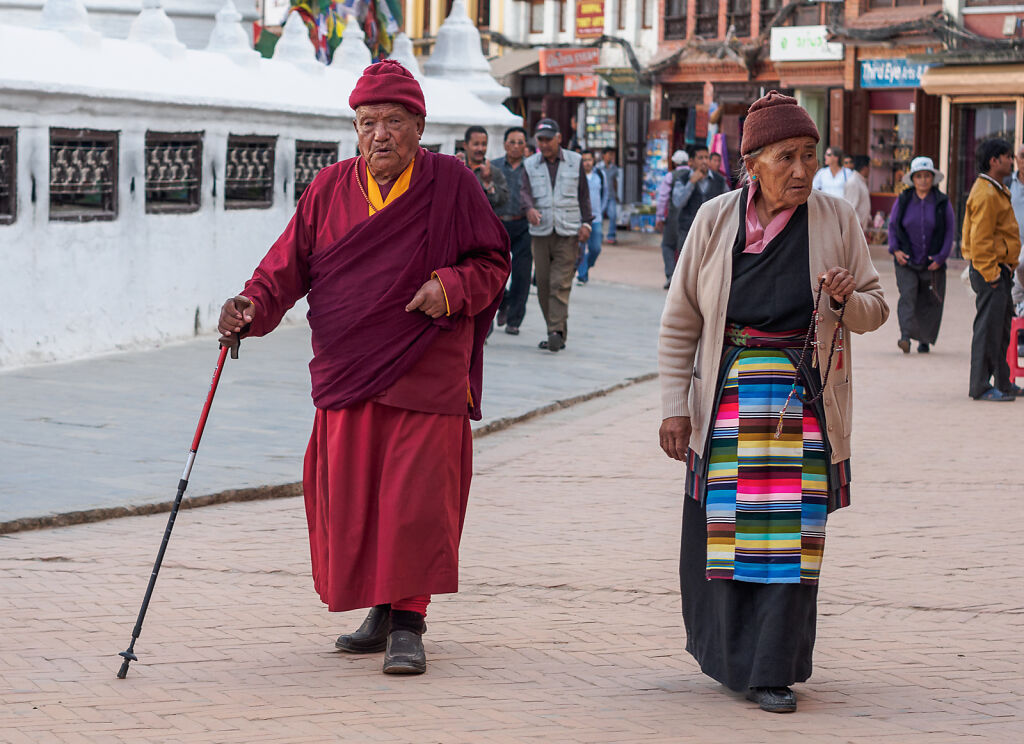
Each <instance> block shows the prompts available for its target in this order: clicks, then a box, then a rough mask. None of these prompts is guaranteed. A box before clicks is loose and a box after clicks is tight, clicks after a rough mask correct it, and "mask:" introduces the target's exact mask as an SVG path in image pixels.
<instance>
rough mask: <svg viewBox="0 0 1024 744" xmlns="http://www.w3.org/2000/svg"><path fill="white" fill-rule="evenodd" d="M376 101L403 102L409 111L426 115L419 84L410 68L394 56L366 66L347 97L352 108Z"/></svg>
mask: <svg viewBox="0 0 1024 744" xmlns="http://www.w3.org/2000/svg"><path fill="white" fill-rule="evenodd" d="M374 103H400V104H402V105H403V106H405V107H406V108H407V109H408V110H409V112H410V113H413V114H419V115H420V116H426V115H427V106H426V104H425V103H424V101H423V89H422V88H420V84H419V83H417V82H416V78H414V77H413V76H412V73H411V72H409V71H408V70H407V69H405V68H404V67H403V66H402V65H401V64H399V63H398V62H395V61H394V60H393V59H385V60H383V61H381V62H377V63H376V64H372V65H370V66H369V67H367V68H366V69H365V70H363V74H362V77H360V78H359V80H358V81H357V82H356V87H355V88H353V89H352V95H350V96H349V97H348V105H349V106H351V107H352V110H353V111H355V110H356V109H357V108H358V107H359V106H366V105H369V104H374Z"/></svg>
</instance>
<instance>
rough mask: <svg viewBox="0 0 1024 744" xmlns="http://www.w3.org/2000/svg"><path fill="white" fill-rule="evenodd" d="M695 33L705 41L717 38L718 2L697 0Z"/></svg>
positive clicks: (714, 0)
mask: <svg viewBox="0 0 1024 744" xmlns="http://www.w3.org/2000/svg"><path fill="white" fill-rule="evenodd" d="M695 33H696V34H697V36H703V37H704V38H706V39H714V38H715V37H717V36H718V0H697V27H696V29H695Z"/></svg>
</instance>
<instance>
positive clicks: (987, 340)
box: [970, 266, 1013, 398]
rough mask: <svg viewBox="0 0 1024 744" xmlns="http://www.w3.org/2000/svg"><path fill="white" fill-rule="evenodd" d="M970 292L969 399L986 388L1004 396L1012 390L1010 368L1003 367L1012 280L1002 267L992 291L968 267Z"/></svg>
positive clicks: (1009, 315) (978, 275) (1008, 339)
mask: <svg viewBox="0 0 1024 744" xmlns="http://www.w3.org/2000/svg"><path fill="white" fill-rule="evenodd" d="M970 275H971V288H972V289H973V290H974V293H975V295H976V297H975V305H976V307H977V310H978V312H977V314H976V315H975V316H974V336H973V338H972V339H971V386H970V395H971V397H972V398H977V397H978V396H980V395H982V394H983V393H984V392H985V391H986V390H988V389H989V388H990V387H995V388H998V389H999V390H1002V391H1003V392H1004V393H1009V392H1011V391H1012V389H1013V385H1012V382H1011V380H1010V367H1009V365H1007V364H1006V347H1007V346H1009V344H1010V320H1011V319H1012V318H1013V300H1012V299H1011V298H1010V290H1011V289H1012V286H1013V278H1012V274H1011V272H1010V270H1009V269H1008V268H1007V267H1005V266H1000V267H999V281H998V284H997V286H995V287H993V286H991V285H990V284H989V283H988V282H986V281H985V279H984V278H983V277H982V276H981V274H979V273H978V272H977V271H975V270H974V267H973V266H972V267H971V270H970Z"/></svg>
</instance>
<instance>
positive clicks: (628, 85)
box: [594, 67, 651, 97]
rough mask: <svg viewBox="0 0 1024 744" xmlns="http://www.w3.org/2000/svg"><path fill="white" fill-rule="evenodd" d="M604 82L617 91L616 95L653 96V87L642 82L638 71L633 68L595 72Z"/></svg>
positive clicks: (602, 68) (603, 69)
mask: <svg viewBox="0 0 1024 744" xmlns="http://www.w3.org/2000/svg"><path fill="white" fill-rule="evenodd" d="M594 72H596V73H597V74H598V75H600V76H601V77H602V78H604V81H605V82H606V83H608V85H610V86H611V87H612V88H614V89H615V95H617V96H620V97H623V96H643V97H647V96H649V95H651V86H650V85H648V84H646V83H644V82H641V81H640V79H639V78H638V77H637V74H636V70H634V69H633V68H632V67H599V68H597V69H596V70H594Z"/></svg>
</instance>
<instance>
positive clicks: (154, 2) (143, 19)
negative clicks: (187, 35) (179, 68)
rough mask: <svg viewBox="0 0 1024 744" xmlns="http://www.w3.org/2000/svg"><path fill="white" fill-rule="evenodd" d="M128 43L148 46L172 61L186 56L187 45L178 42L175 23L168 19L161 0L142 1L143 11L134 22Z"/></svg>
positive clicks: (129, 32)
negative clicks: (132, 42) (134, 42)
mask: <svg viewBox="0 0 1024 744" xmlns="http://www.w3.org/2000/svg"><path fill="white" fill-rule="evenodd" d="M128 41H136V42H139V43H140V44H148V45H149V46H151V47H154V48H155V49H156V50H157V51H159V52H160V53H161V54H163V55H165V56H167V57H171V58H172V59H173V58H176V57H180V56H182V55H184V54H185V45H184V44H182V43H181V42H180V41H178V34H177V32H176V31H175V30H174V21H172V20H171V19H170V18H168V17H167V14H166V13H165V12H164V9H163V4H162V3H161V1H160V0H142V11H141V12H140V13H139V14H138V16H136V17H135V20H134V21H132V25H131V28H130V29H129V31H128Z"/></svg>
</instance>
